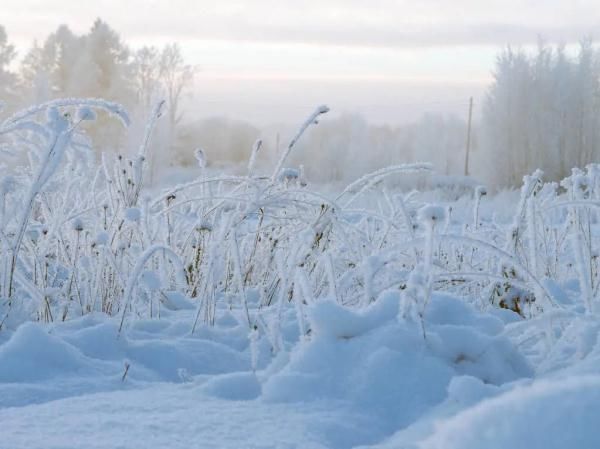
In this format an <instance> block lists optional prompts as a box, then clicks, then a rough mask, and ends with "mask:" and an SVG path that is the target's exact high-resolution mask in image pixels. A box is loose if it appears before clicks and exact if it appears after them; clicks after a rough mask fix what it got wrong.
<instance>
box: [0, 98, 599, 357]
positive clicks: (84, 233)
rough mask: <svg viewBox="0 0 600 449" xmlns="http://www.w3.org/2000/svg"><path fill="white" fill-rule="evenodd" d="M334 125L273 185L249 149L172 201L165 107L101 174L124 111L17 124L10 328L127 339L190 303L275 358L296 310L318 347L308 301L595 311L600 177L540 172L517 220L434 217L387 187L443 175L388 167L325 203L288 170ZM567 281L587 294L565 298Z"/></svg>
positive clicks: (9, 228) (32, 118)
mask: <svg viewBox="0 0 600 449" xmlns="http://www.w3.org/2000/svg"><path fill="white" fill-rule="evenodd" d="M325 112H327V108H326V107H320V108H318V109H317V110H316V111H315V113H313V114H312V115H311V116H310V117H309V118H308V120H307V121H306V122H305V123H304V124H303V125H302V127H301V128H300V131H299V132H298V134H297V136H296V137H295V138H294V140H293V141H292V142H291V143H290V144H289V145H288V147H287V150H286V151H285V152H284V154H283V155H282V157H281V159H280V160H279V161H278V163H277V165H276V167H275V168H274V171H273V173H272V174H271V175H270V176H261V175H259V174H257V173H256V171H255V162H256V158H257V157H260V153H259V150H260V147H261V144H260V141H259V142H257V143H256V144H255V146H254V147H253V148H249V149H248V157H249V161H250V162H249V164H248V173H247V175H245V176H225V175H224V176H208V175H207V174H206V172H205V171H202V174H201V175H200V177H198V178H197V179H195V180H193V181H192V182H189V183H186V184H181V185H177V186H174V187H172V188H169V189H167V190H164V191H162V192H159V193H151V192H150V191H149V190H147V189H145V188H144V182H145V177H146V157H147V154H146V153H147V148H148V142H149V141H150V139H151V135H152V129H153V127H154V124H155V122H156V120H158V119H159V118H160V116H161V114H162V104H159V105H158V106H157V108H156V109H155V111H154V114H153V115H152V118H151V120H150V122H149V124H148V126H147V128H146V132H145V134H144V136H143V138H142V142H141V143H140V146H139V148H138V149H136V150H135V151H132V152H123V153H117V154H114V153H112V154H109V153H106V154H104V155H103V156H102V158H101V161H100V162H96V161H95V160H94V158H93V157H92V156H91V151H92V150H91V147H92V143H91V142H89V140H88V138H87V137H86V134H85V131H84V126H83V125H84V122H85V121H86V120H93V119H94V118H95V116H96V114H97V113H100V114H102V113H109V114H111V115H114V116H116V117H117V118H118V119H120V120H121V121H122V122H123V123H124V124H125V125H126V124H127V123H128V119H127V115H126V114H125V112H124V111H123V109H122V108H121V107H120V106H119V105H115V104H112V103H108V102H104V101H101V100H60V101H55V102H51V103H47V104H43V105H39V106H36V107H34V108H31V109H29V110H27V111H24V112H22V113H19V114H16V115H14V116H13V117H11V118H9V119H7V120H6V121H4V122H3V123H2V124H1V125H0V136H1V137H2V139H3V140H4V141H5V145H6V146H8V147H10V148H11V150H12V151H11V152H12V153H14V154H22V155H24V156H26V161H27V162H26V164H24V165H22V166H20V168H18V169H16V170H9V169H7V168H5V169H4V172H3V173H2V183H1V189H0V195H1V197H0V214H1V215H0V224H1V227H0V252H1V258H0V292H1V297H2V298H1V302H0V312H1V317H0V320H1V321H0V326H2V327H4V326H16V325H18V323H20V322H22V321H24V320H40V321H56V320H67V319H69V318H72V317H76V316H81V315H85V314H88V313H105V314H108V315H111V316H115V317H119V319H120V331H121V330H122V329H123V328H124V327H126V326H127V323H128V321H129V320H133V319H135V318H136V317H150V318H157V319H158V318H160V317H161V315H162V314H164V313H165V311H170V310H173V309H177V308H181V307H182V304H183V305H190V306H193V307H194V308H195V310H196V312H195V314H194V317H195V319H194V320H193V326H190V331H191V332H193V331H194V330H195V329H196V328H197V326H198V325H209V326H210V325H213V324H214V323H215V319H216V315H217V311H218V310H219V308H221V307H228V308H231V309H235V310H239V311H241V316H242V317H243V319H242V321H243V322H244V323H245V324H246V325H248V327H249V331H250V332H251V333H252V332H256V331H257V329H259V328H261V329H266V328H268V333H269V335H271V339H272V343H273V347H274V348H276V347H277V345H278V343H277V341H278V339H279V337H278V332H279V328H278V326H279V324H278V320H277V316H278V314H280V313H281V310H282V308H283V306H284V305H285V304H287V303H290V305H294V307H295V310H296V313H297V315H298V322H299V326H300V329H301V333H302V334H308V333H309V332H310V330H309V329H307V327H306V324H305V323H306V322H305V320H304V313H305V312H304V311H305V309H306V307H305V306H306V305H307V304H309V303H311V302H313V301H317V300H319V298H323V297H335V299H336V300H337V301H338V302H339V303H341V304H343V305H345V306H348V307H364V306H366V305H368V304H369V303H371V302H373V301H376V300H377V298H378V296H379V295H380V294H381V293H382V292H384V291H386V290H389V289H395V290H401V291H404V295H403V301H404V306H403V308H402V310H403V314H404V315H405V316H408V315H410V314H411V313H412V312H410V310H413V311H414V312H415V313H414V314H415V316H421V318H422V316H423V314H424V313H425V312H426V307H427V303H428V301H430V298H431V293H432V291H434V290H443V291H449V292H453V293H454V294H457V295H461V296H463V297H464V298H465V300H467V301H469V302H472V303H474V304H475V305H476V306H477V307H479V308H482V309H485V308H494V307H500V308H506V309H511V310H513V311H514V312H515V313H518V314H520V315H521V316H522V317H523V318H535V317H537V316H539V315H541V314H543V313H544V312H550V311H555V310H569V311H572V312H573V313H587V314H593V313H596V312H597V310H598V290H599V288H600V277H599V276H598V248H597V245H596V244H595V242H596V236H597V233H598V228H597V226H598V208H599V206H600V179H599V175H598V173H600V170H599V169H598V167H597V166H596V165H591V166H588V167H587V168H586V169H585V170H574V172H573V174H572V176H570V177H569V178H567V179H565V180H564V181H563V182H562V183H561V184H560V185H558V184H554V183H544V182H543V180H542V174H541V172H536V173H534V174H533V175H531V176H528V177H526V178H525V179H524V184H523V188H522V189H521V194H520V200H519V202H518V203H517V204H515V205H514V206H512V205H511V206H510V207H512V208H513V217H514V218H513V220H512V221H511V222H510V223H507V224H504V223H500V222H497V221H495V220H494V219H493V217H489V216H486V215H485V214H483V213H482V212H481V210H480V207H481V202H482V197H483V196H484V194H485V189H484V188H483V187H476V188H474V190H473V192H472V194H471V200H470V201H471V202H470V203H469V206H468V207H467V208H466V210H462V211H461V210H458V209H457V206H456V205H453V204H438V205H427V204H425V202H424V201H423V200H421V199H420V198H421V196H420V195H419V194H418V193H415V192H410V193H405V192H403V191H399V190H397V189H394V188H393V185H391V184H389V183H388V182H387V179H388V178H390V177H398V176H403V175H404V174H406V173H417V174H419V175H420V176H430V175H431V167H430V166H429V165H428V164H407V165H398V166H392V167H389V168H386V169H383V170H378V171H376V172H374V173H371V174H367V175H365V176H363V177H361V178H360V179H358V180H357V181H355V182H353V183H351V184H350V185H349V186H348V187H347V188H346V189H344V190H342V191H341V193H340V194H339V195H337V196H335V197H333V196H327V195H324V194H321V193H319V192H318V191H317V190H315V189H312V188H311V187H310V186H307V185H306V183H305V182H304V180H302V179H301V177H299V176H291V175H289V174H290V173H294V170H295V169H293V170H292V169H287V168H285V167H284V164H285V162H286V160H287V156H289V154H290V152H291V151H292V150H293V148H294V146H295V143H296V141H297V139H299V138H300V137H301V136H302V134H303V133H304V132H306V129H307V128H308V127H309V126H310V125H311V124H313V123H315V121H316V119H317V117H319V116H320V115H321V114H324V113H325ZM457 204H458V203H457ZM572 279H576V280H577V283H578V285H579V292H581V295H579V294H573V295H571V296H569V295H568V294H567V293H565V291H566V290H565V288H564V286H565V284H566V283H567V282H569V281H570V280H572ZM565 297H566V298H567V299H568V300H567V301H565ZM268 314H271V315H272V316H275V319H269V320H267V319H266V316H267V315H268ZM424 333H425V329H424ZM252 335H254V334H252ZM548 335H550V332H548Z"/></svg>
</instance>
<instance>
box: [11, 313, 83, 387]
mask: <svg viewBox="0 0 600 449" xmlns="http://www.w3.org/2000/svg"><path fill="white" fill-rule="evenodd" d="M84 368H86V361H85V357H84V356H83V354H81V352H79V351H78V350H77V349H75V348H74V347H72V346H71V345H69V344H68V343H65V342H64V341H63V340H61V339H60V338H57V337H55V336H53V335H50V334H48V332H46V331H45V330H44V329H43V328H42V327H41V326H39V325H38V324H35V323H25V324H23V325H22V326H20V327H19V328H18V329H17V330H16V331H15V333H14V334H13V335H12V336H11V338H10V339H9V340H8V341H7V342H6V343H5V344H3V345H2V346H0V382H33V381H40V380H46V379H51V378H53V377H56V376H58V375H60V374H64V373H72V372H77V371H80V370H83V369H84Z"/></svg>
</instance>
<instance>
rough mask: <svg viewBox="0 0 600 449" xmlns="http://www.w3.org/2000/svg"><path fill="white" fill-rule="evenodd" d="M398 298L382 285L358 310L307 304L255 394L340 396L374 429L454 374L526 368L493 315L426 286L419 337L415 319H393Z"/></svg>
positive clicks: (427, 400)
mask: <svg viewBox="0 0 600 449" xmlns="http://www.w3.org/2000/svg"><path fill="white" fill-rule="evenodd" d="M399 301H400V297H399V295H394V294H391V293H390V292H386V293H385V294H383V295H382V296H381V297H380V298H379V299H378V300H377V301H376V302H375V303H374V304H372V305H371V306H370V307H368V308H367V309H365V310H364V311H353V310H349V309H346V308H344V307H342V306H340V305H338V304H336V303H334V302H332V301H327V300H324V301H321V302H317V303H315V304H314V305H312V306H311V307H310V308H309V310H308V317H309V322H310V325H311V330H312V339H311V340H310V341H309V342H305V343H300V344H299V345H297V346H296V347H295V349H294V350H293V351H292V353H291V354H290V358H289V362H288V363H287V364H285V365H284V366H283V367H281V368H280V369H279V370H272V372H271V373H270V375H269V376H268V378H267V379H266V381H265V382H264V384H263V396H262V397H263V399H264V400H266V401H272V402H305V401H318V400H323V399H332V400H340V401H344V402H346V403H348V404H349V406H350V407H351V408H354V409H356V410H361V411H362V412H365V413H367V414H369V415H371V416H376V417H378V421H379V426H380V428H379V429H378V431H379V432H380V436H382V435H385V434H389V433H391V432H393V431H395V430H398V429H399V428H402V427H404V426H406V425H408V424H410V423H411V422H413V421H414V420H415V419H417V418H419V417H420V416H421V415H423V413H425V412H426V411H428V410H429V409H431V408H432V407H434V406H435V405H437V404H439V403H441V402H442V401H444V399H445V398H446V396H447V387H448V385H449V383H450V381H451V379H452V378H453V377H454V376H455V375H457V374H470V375H472V376H474V377H476V378H477V379H480V380H482V381H484V382H490V383H502V382H508V381H512V380H516V379H519V378H522V377H528V376H530V375H531V374H532V370H531V368H530V367H529V365H528V364H527V362H526V361H525V359H524V358H523V357H522V356H521V355H520V354H519V353H518V351H517V350H516V349H515V348H514V347H513V346H512V345H511V344H510V342H509V341H508V340H507V339H506V338H504V337H502V336H501V335H495V334H499V333H500V331H501V330H502V329H503V323H502V321H501V320H499V319H497V318H495V317H493V316H490V315H485V314H481V313H479V312H477V311H475V310H474V309H472V308H471V307H469V306H467V305H465V304H464V303H463V302H461V301H460V300H459V299H457V298H452V297H450V296H447V295H437V294H434V295H433V296H432V300H431V309H430V314H428V315H426V317H425V322H424V323H423V324H424V327H425V329H426V338H424V336H423V327H422V325H421V323H416V322H411V321H403V320H398V305H399ZM490 334H492V335H490Z"/></svg>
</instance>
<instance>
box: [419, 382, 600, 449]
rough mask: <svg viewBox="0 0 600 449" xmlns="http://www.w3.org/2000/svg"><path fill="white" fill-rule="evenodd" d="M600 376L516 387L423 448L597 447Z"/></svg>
mask: <svg viewBox="0 0 600 449" xmlns="http://www.w3.org/2000/svg"><path fill="white" fill-rule="evenodd" d="M599 413H600V377H599V376H595V377H573V378H569V379H561V380H559V381H540V382H536V383H534V384H532V385H530V386H524V387H519V388H515V389H513V390H511V391H509V392H507V393H505V394H503V395H500V396H498V397H495V398H492V399H488V400H485V401H482V402H481V403H479V404H477V405H476V406H474V407H472V408H470V409H467V410H465V411H464V412H462V413H459V414H457V415H456V416H454V417H452V418H450V419H448V420H446V421H443V422H441V423H440V424H439V425H438V426H437V429H436V431H435V433H434V434H433V435H432V436H431V437H430V438H428V439H426V440H425V441H424V442H423V443H422V445H421V446H420V447H421V448H422V449H442V448H443V449H479V448H483V447H485V448H487V449H505V448H507V447H513V448H514V447H522V448H530V449H563V448H567V447H572V448H594V447H599V446H600V432H598V428H597V426H598V414H599Z"/></svg>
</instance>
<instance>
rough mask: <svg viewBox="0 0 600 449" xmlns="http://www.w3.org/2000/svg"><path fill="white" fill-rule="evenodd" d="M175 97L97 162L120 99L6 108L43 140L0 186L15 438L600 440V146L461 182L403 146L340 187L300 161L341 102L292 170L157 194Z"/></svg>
mask: <svg viewBox="0 0 600 449" xmlns="http://www.w3.org/2000/svg"><path fill="white" fill-rule="evenodd" d="M161 107H162V105H161V104H159V105H157V107H156V109H155V113H154V114H153V116H152V117H151V118H150V121H149V123H148V125H147V126H146V130H145V137H144V139H143V141H142V143H141V145H140V146H139V150H137V152H135V156H133V158H128V157H127V156H123V154H118V155H116V156H114V157H112V156H109V155H104V156H103V158H102V165H101V166H95V167H94V166H93V162H92V161H91V158H89V159H90V160H87V159H86V158H82V157H81V154H80V153H82V150H88V149H90V145H89V143H88V141H89V139H88V137H87V136H86V135H85V133H84V132H83V131H82V130H81V129H80V128H79V127H78V126H76V123H73V120H74V119H73V117H75V119H80V120H81V119H86V118H90V119H91V118H93V115H90V114H89V113H88V111H86V110H85V108H89V109H90V112H93V113H94V114H95V112H96V110H105V111H108V112H110V113H112V114H113V115H117V116H119V117H120V118H121V120H122V121H123V122H124V123H125V124H127V122H128V120H127V118H126V115H124V112H123V111H122V108H121V107H120V106H118V105H116V104H112V103H105V102H102V101H100V100H60V101H59V100H57V101H53V102H49V103H47V104H45V105H42V106H39V107H34V108H32V109H30V110H27V111H25V112H22V113H19V114H16V115H14V116H13V117H11V118H10V119H9V120H8V121H5V122H3V123H2V124H1V125H0V129H1V132H2V133H5V134H6V135H7V136H9V139H8V141H9V142H11V145H12V142H13V141H14V142H15V143H16V144H17V145H16V148H21V147H23V148H26V149H27V151H28V154H27V158H26V159H28V161H29V166H28V167H26V168H24V169H18V170H15V172H14V175H15V177H14V178H10V177H8V178H5V179H8V180H9V181H4V182H3V183H2V197H1V198H0V200H1V201H0V206H1V209H0V212H1V215H0V227H1V228H2V229H0V252H1V253H2V254H3V257H2V258H0V420H2V421H1V422H2V425H3V427H2V435H1V436H0V448H2V449H4V447H6V448H7V449H12V448H20V447H23V448H25V447H27V448H53V447H54V448H66V447H97V448H100V447H106V448H114V447H124V448H130V447H144V448H150V449H153V448H158V447H161V448H162V447H169V448H171V447H175V448H177V447H186V448H188V447H225V448H226V447H261V448H280V447H289V448H293V447H299V448H306V447H309V448H310V447H315V448H317V447H318V448H331V449H345V448H350V447H357V446H361V445H362V446H363V447H369V445H370V446H371V447H380V448H384V447H388V448H392V447H393V448H398V447H401V448H421V449H427V448H439V447H449V448H452V447H456V448H467V449H468V448H475V447H486V448H488V447H489V448H494V447H511V448H517V449H518V448H527V449H530V448H534V449H535V448H537V447H540V448H541V447H544V448H547V447H549V448H552V447H595V446H598V443H599V442H598V440H597V438H598V437H597V432H596V429H595V427H594V424H595V421H594V417H595V415H597V413H598V411H599V410H597V409H598V404H599V403H600V398H599V393H598V390H599V382H600V381H599V378H600V368H599V367H600V324H599V323H600V321H599V320H598V310H599V307H598V300H599V299H598V294H597V292H598V291H599V289H600V276H598V267H599V265H598V260H597V256H598V254H599V253H600V250H599V249H598V248H597V247H596V246H597V238H598V236H599V235H600V227H599V226H598V223H597V221H598V219H597V218H598V215H597V214H598V212H597V208H598V204H599V203H598V202H597V198H600V180H598V179H596V178H597V176H598V174H600V170H599V169H598V167H596V166H589V167H587V168H586V170H585V171H584V170H574V171H573V175H572V176H571V177H570V178H569V179H566V180H564V181H563V182H562V183H561V186H562V188H563V190H558V188H557V186H558V184H556V183H544V182H543V181H542V173H541V172H540V171H536V172H534V173H533V174H532V175H530V176H526V177H525V178H524V185H523V187H522V189H521V191H520V194H519V197H518V198H517V197H516V196H515V197H513V196H508V195H504V196H503V197H502V198H500V199H498V198H496V199H490V198H489V197H488V196H487V195H485V196H484V195H483V192H484V191H483V190H482V189H481V188H475V189H474V190H473V191H471V190H472V189H469V192H468V195H466V197H463V198H462V199H459V200H453V201H452V202H448V200H447V198H448V197H452V196H453V195H455V194H456V192H454V193H451V192H450V195H440V194H438V193H436V192H425V193H423V192H417V191H413V192H410V193H406V192H403V191H402V190H401V189H400V188H397V187H396V186H395V185H394V183H393V180H392V179H391V177H392V176H404V175H406V174H412V176H420V175H423V174H429V173H430V172H431V171H432V167H431V166H430V165H429V164H425V163H414V164H402V165H396V166H388V167H385V168H382V169H379V170H376V171H374V172H373V173H370V174H367V175H365V176H363V177H361V178H359V179H358V180H357V181H355V182H353V183H351V184H350V185H348V186H347V187H346V188H340V189H339V190H338V192H336V193H339V192H341V193H339V194H337V196H336V195H335V194H333V195H331V196H328V195H326V194H324V193H320V192H319V191H316V190H314V189H313V188H312V186H310V185H309V184H308V182H307V181H306V180H305V179H304V171H303V168H302V165H300V166H299V168H298V169H295V168H293V169H285V168H283V167H284V163H286V162H287V160H288V157H289V156H290V153H291V152H292V150H293V148H294V146H295V144H296V142H297V140H298V139H299V138H300V137H301V136H302V134H304V133H305V132H307V129H308V128H309V127H310V126H311V125H312V124H315V123H316V121H317V119H318V118H319V117H320V116H321V115H322V114H324V113H325V112H327V110H328V109H327V108H326V107H320V108H317V109H316V110H315V112H314V113H313V114H311V115H310V116H309V117H308V119H307V121H306V122H304V124H303V125H302V126H301V127H300V129H299V131H298V133H297V135H296V137H295V138H294V139H292V141H291V142H290V143H289V145H288V146H287V148H286V149H285V150H284V151H283V152H282V153H281V154H280V155H279V160H278V162H277V165H276V166H275V170H274V171H273V172H272V174H271V176H268V177H267V176H264V175H262V176H261V175H259V174H258V173H253V170H255V169H256V170H258V167H255V166H254V162H255V161H251V163H250V164H249V166H248V174H247V175H246V176H223V175H215V176H213V175H212V174H211V176H207V175H208V173H207V171H212V168H209V167H207V168H206V170H204V169H203V170H200V173H199V175H198V178H197V179H195V180H192V181H190V182H188V183H186V184H182V185H178V186H176V187H172V188H170V189H167V190H165V191H163V192H162V193H160V194H158V195H154V196H153V192H152V191H151V190H149V189H147V188H146V187H144V186H143V184H144V182H145V181H146V178H147V174H145V173H144V170H145V168H147V162H146V161H147V157H146V154H147V150H148V148H149V147H148V145H149V139H150V135H151V132H152V129H153V127H154V124H155V122H156V120H158V118H159V117H160V115H162V114H161ZM44 111H45V112H47V115H46V117H45V118H41V115H42V114H41V112H44ZM74 114H75V115H74ZM82 142H83V143H82ZM259 148H260V144H259V143H257V144H256V146H255V147H254V149H253V150H252V151H253V155H252V154H251V155H250V156H251V158H252V157H256V153H257V152H258V151H259ZM248 150H249V149H248ZM124 154H127V153H124ZM199 154H200V153H198V154H197V155H199ZM200 162H202V161H200ZM88 163H89V165H88ZM3 170H4V169H3ZM281 175H283V176H284V177H286V176H287V178H294V177H297V178H298V181H299V182H277V181H278V180H279V179H280V178H279V177H280V176H281ZM288 175H289V176H288ZM291 175H294V176H291ZM11 179H14V182H13V181H11ZM288 180H289V179H288ZM459 190H460V189H459ZM444 198H446V200H444ZM500 216H501V220H499V217H500Z"/></svg>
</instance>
